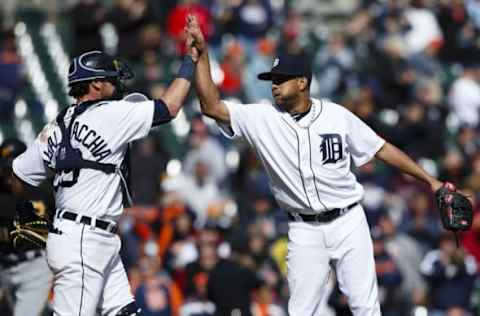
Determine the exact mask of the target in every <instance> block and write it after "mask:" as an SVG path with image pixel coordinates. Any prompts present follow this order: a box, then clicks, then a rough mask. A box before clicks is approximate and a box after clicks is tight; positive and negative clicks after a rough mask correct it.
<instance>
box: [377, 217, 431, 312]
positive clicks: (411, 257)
mask: <svg viewBox="0 0 480 316" xmlns="http://www.w3.org/2000/svg"><path fill="white" fill-rule="evenodd" d="M379 228H380V233H381V234H382V235H383V236H382V235H381V237H382V238H384V239H383V240H382V241H383V243H384V246H383V247H384V248H385V251H386V252H387V254H388V256H389V257H390V258H391V259H392V260H393V262H394V263H395V266H396V269H398V272H399V273H400V275H401V278H402V283H401V285H400V283H397V284H398V285H400V286H398V287H397V288H396V289H395V291H394V293H392V295H393V296H392V297H391V298H392V299H393V300H394V303H395V304H396V308H397V309H398V311H399V312H400V314H399V315H406V314H408V313H410V312H411V310H412V309H413V306H414V305H416V304H419V303H422V302H423V301H424V299H425V298H424V296H423V295H424V293H425V287H426V285H425V283H424V281H423V279H422V276H421V275H420V271H419V269H418V266H419V265H420V262H421V260H422V256H423V253H422V251H421V248H420V245H419V243H418V242H417V241H416V240H415V239H413V238H411V237H410V236H408V235H406V234H405V233H402V232H400V231H398V230H397V227H396V225H395V224H394V222H393V221H392V219H391V218H390V216H389V215H388V214H384V215H383V216H382V217H381V218H380V220H379ZM382 238H381V239H382ZM388 280H390V279H388ZM395 280H396V279H395ZM396 281H398V280H396ZM394 311H395V309H394V310H393V311H392V312H394ZM394 315H395V314H394Z"/></svg>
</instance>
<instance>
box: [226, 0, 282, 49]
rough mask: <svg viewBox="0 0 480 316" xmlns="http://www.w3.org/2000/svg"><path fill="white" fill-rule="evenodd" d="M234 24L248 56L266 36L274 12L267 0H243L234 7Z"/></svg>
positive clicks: (271, 23)
mask: <svg viewBox="0 0 480 316" xmlns="http://www.w3.org/2000/svg"><path fill="white" fill-rule="evenodd" d="M232 24H233V28H234V30H235V34H236V35H237V37H238V39H239V41H240V42H241V43H242V46H243V47H245V50H246V54H247V57H250V56H252V55H253V52H254V51H255V46H256V42H257V40H258V39H260V38H262V37H265V35H266V34H267V31H268V30H269V29H270V27H272V25H273V12H272V7H271V5H270V2H269V1H267V0H241V1H240V4H239V5H238V6H237V7H235V8H234V10H233V17H232Z"/></svg>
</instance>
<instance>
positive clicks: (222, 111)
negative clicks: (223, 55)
mask: <svg viewBox="0 0 480 316" xmlns="http://www.w3.org/2000/svg"><path fill="white" fill-rule="evenodd" d="M187 34H188V35H189V36H191V37H192V39H193V42H192V46H193V49H194V50H196V51H197V52H198V55H199V60H198V63H197V71H196V74H195V86H196V90H197V94H198V98H199V100H200V107H201V110H202V113H203V114H205V115H206V116H208V117H211V118H213V119H215V120H216V121H219V122H222V123H230V114H229V112H228V108H227V106H226V105H225V103H224V102H222V100H220V93H219V92H218V89H217V87H216V86H215V83H214V82H213V79H212V75H211V72H210V61H209V58H208V48H207V44H206V42H205V38H204V37H203V35H202V31H201V30H200V27H199V25H198V21H197V19H196V18H195V16H193V15H189V16H188V18H187Z"/></svg>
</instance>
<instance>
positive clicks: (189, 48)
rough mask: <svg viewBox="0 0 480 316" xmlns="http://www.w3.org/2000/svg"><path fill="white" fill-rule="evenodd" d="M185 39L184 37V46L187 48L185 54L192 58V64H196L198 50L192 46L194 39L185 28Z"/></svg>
mask: <svg viewBox="0 0 480 316" xmlns="http://www.w3.org/2000/svg"><path fill="white" fill-rule="evenodd" d="M184 31H185V34H186V37H185V46H186V47H187V54H188V55H189V56H190V57H192V60H193V62H194V63H196V62H198V59H199V56H200V53H199V52H198V49H197V48H196V47H195V45H194V44H193V42H194V39H193V36H192V34H191V33H189V31H188V28H187V27H185V29H184Z"/></svg>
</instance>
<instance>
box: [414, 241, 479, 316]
mask: <svg viewBox="0 0 480 316" xmlns="http://www.w3.org/2000/svg"><path fill="white" fill-rule="evenodd" d="M420 270H421V272H422V273H423V275H424V276H425V277H426V279H427V282H428V286H429V291H430V297H431V308H432V311H433V313H434V314H433V315H437V314H438V315H442V314H441V313H442V312H446V311H448V310H450V309H452V308H454V307H455V308H461V309H463V310H465V311H469V310H470V295H471V294H472V289H473V282H474V280H475V279H474V276H475V274H476V272H477V265H476V263H475V259H474V258H473V257H472V256H470V255H468V254H465V251H464V250H463V249H462V248H457V247H456V243H455V239H454V238H453V235H452V234H451V233H450V232H445V233H444V234H443V235H442V236H441V238H440V241H439V244H438V248H437V249H434V250H431V251H430V252H428V253H427V255H426V256H425V258H424V259H423V261H422V263H421V265H420ZM435 313H436V314H435Z"/></svg>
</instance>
